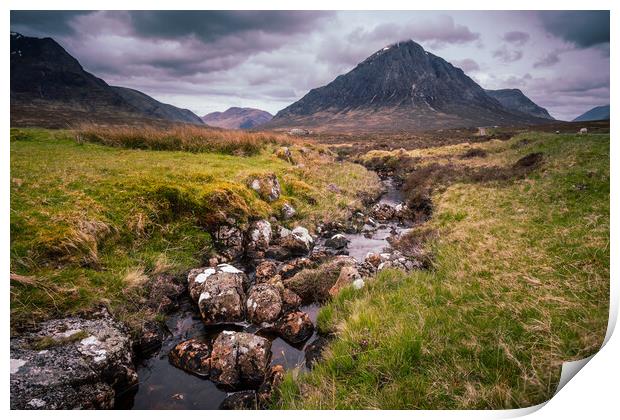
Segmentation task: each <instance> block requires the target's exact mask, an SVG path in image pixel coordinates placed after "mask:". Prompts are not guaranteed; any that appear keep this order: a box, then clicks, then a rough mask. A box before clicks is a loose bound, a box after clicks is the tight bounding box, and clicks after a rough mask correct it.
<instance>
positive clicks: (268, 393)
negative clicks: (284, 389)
mask: <svg viewBox="0 0 620 420" xmlns="http://www.w3.org/2000/svg"><path fill="white" fill-rule="evenodd" d="M285 373H286V372H285V370H284V367H283V366H282V365H274V366H272V367H271V369H269V373H268V374H267V377H266V378H265V381H264V382H263V383H262V384H261V386H260V388H259V389H258V404H259V406H261V407H265V408H266V407H267V406H268V404H269V403H270V402H271V400H272V397H273V393H274V391H275V390H276V389H278V387H279V386H280V384H282V381H284V374H285Z"/></svg>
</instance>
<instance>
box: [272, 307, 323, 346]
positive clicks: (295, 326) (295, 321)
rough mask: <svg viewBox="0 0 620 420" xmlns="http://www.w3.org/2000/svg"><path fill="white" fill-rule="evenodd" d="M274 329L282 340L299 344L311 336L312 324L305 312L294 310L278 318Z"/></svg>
mask: <svg viewBox="0 0 620 420" xmlns="http://www.w3.org/2000/svg"><path fill="white" fill-rule="evenodd" d="M275 329H276V331H277V333H278V335H279V336H280V337H282V338H283V339H284V340H286V341H288V342H289V343H292V344H299V343H303V342H304V341H306V340H307V339H308V338H310V336H312V332H313V331H314V325H313V324H312V321H311V320H310V317H309V316H308V314H307V313H305V312H302V311H294V312H289V313H287V314H285V315H284V316H283V317H282V318H280V319H279V320H278V322H277V323H276V326H275Z"/></svg>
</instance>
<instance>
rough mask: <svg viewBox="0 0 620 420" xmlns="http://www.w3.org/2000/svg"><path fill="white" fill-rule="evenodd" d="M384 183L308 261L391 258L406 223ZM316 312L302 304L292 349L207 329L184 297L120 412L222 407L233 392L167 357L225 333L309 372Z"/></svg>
mask: <svg viewBox="0 0 620 420" xmlns="http://www.w3.org/2000/svg"><path fill="white" fill-rule="evenodd" d="M383 184H384V187H385V192H384V193H383V194H382V195H381V197H380V199H379V200H378V201H377V202H376V203H375V205H374V207H373V210H372V211H371V212H370V213H371V214H368V215H358V216H359V217H360V220H362V222H360V223H358V224H357V226H355V227H351V226H348V227H347V226H338V225H336V226H324V227H322V232H321V236H320V237H319V238H317V239H316V244H315V246H314V248H313V250H312V252H311V254H310V255H308V258H309V259H312V257H313V256H316V255H321V254H328V255H348V256H350V257H352V258H354V259H355V260H356V262H357V263H358V264H359V265H363V264H364V263H365V259H366V257H367V256H368V255H369V254H375V255H380V254H383V259H384V260H385V261H388V260H389V259H390V258H391V254H387V253H386V251H389V250H390V242H389V240H390V238H394V237H397V236H398V235H399V234H401V233H402V232H403V231H404V230H405V229H407V227H408V226H409V223H408V222H407V221H406V220H405V219H403V218H398V217H395V214H394V212H396V211H398V210H394V209H399V206H400V208H402V206H403V197H402V193H401V191H400V189H399V185H398V183H397V182H395V181H394V180H393V179H392V178H386V179H384V180H383ZM386 209H387V210H386ZM390 209H392V210H390ZM386 211H387V214H386ZM373 216H375V217H373ZM377 216H378V217H377ZM379 219H383V220H379ZM319 230H321V229H319ZM343 238H344V239H343ZM300 258H301V259H304V260H307V259H308V258H305V257H297V258H295V259H294V260H299V259H300ZM336 258H341V257H336ZM381 258H382V257H379V259H381ZM285 263H286V262H282V263H280V264H285ZM248 271H250V272H249V273H248V274H249V277H250V278H254V279H255V278H256V272H255V271H254V270H253V269H252V268H249V270H248ZM361 284H363V283H361ZM360 287H362V286H360ZM319 309H320V302H316V301H315V302H307V301H306V299H304V303H303V304H302V305H301V306H300V307H299V310H300V311H302V312H305V313H306V314H307V315H308V316H309V319H310V321H311V322H312V324H313V326H314V329H313V333H312V335H311V336H310V337H309V338H307V339H305V340H303V342H301V343H298V344H292V343H290V342H288V341H287V340H285V339H283V338H282V337H280V336H278V335H277V333H276V334H274V333H273V332H272V331H271V330H270V329H265V328H261V327H260V326H257V325H254V324H251V323H249V322H242V323H235V324H229V325H226V326H221V325H218V326H206V325H205V323H204V322H203V319H202V318H201V315H200V312H199V311H198V309H197V308H196V305H195V304H194V303H193V302H192V301H191V300H190V299H189V298H185V299H184V301H183V302H182V304H181V306H180V309H179V310H178V311H177V312H175V313H173V314H172V315H171V316H169V317H168V318H167V320H166V328H167V335H166V337H165V339H164V341H163V343H162V346H161V348H160V349H159V350H158V351H157V352H156V353H155V354H154V355H152V356H151V357H149V358H147V359H144V360H142V361H141V362H140V364H139V366H138V370H137V372H138V378H139V385H138V386H137V390H136V389H135V388H134V389H133V390H127V398H126V399H125V401H124V408H133V409H217V408H221V407H222V404H223V403H224V404H226V403H225V400H226V399H227V397H229V396H231V395H233V393H231V392H229V391H227V390H225V389H222V387H218V386H217V385H216V384H215V383H214V382H212V381H210V380H209V379H205V378H203V377H199V376H197V375H194V374H191V373H188V372H186V371H185V370H182V369H179V368H177V367H175V366H173V365H172V364H171V363H170V361H169V354H170V352H171V350H172V349H173V348H174V347H175V346H176V345H177V344H179V343H181V342H184V341H186V340H189V339H192V338H195V339H198V340H202V341H205V342H212V341H213V340H214V338H215V337H216V336H217V335H218V334H219V333H221V332H222V331H224V330H234V331H243V332H249V333H255V334H257V335H259V336H263V337H266V338H268V339H269V340H270V342H271V357H270V366H276V365H281V366H282V367H283V368H284V369H285V370H290V369H301V370H305V369H308V366H309V365H310V363H307V356H306V351H307V350H308V349H311V352H312V355H311V357H315V356H316V352H315V350H316V343H321V342H324V340H319V341H316V338H317V331H316V318H317V314H318V311H319ZM242 392H243V391H242ZM134 393H135V394H134Z"/></svg>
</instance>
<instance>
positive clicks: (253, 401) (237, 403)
mask: <svg viewBox="0 0 620 420" xmlns="http://www.w3.org/2000/svg"><path fill="white" fill-rule="evenodd" d="M219 409H220V410H257V409H258V395H256V391H253V390H249V391H240V392H234V393H232V394H228V395H227V396H226V398H224V401H222V402H221V403H220V406H219Z"/></svg>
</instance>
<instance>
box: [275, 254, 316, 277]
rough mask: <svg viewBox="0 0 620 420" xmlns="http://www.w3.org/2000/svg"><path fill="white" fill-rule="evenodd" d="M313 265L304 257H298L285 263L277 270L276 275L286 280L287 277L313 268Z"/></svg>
mask: <svg viewBox="0 0 620 420" xmlns="http://www.w3.org/2000/svg"><path fill="white" fill-rule="evenodd" d="M314 265H315V263H314V262H313V261H312V260H310V259H309V258H306V257H299V258H295V259H292V260H290V261H286V262H285V263H283V264H282V265H280V267H279V268H278V270H277V274H279V275H280V277H281V278H283V279H288V278H289V277H293V276H294V275H295V274H296V273H298V272H300V271H301V270H303V269H304V268H310V267H313V266H314Z"/></svg>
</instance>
